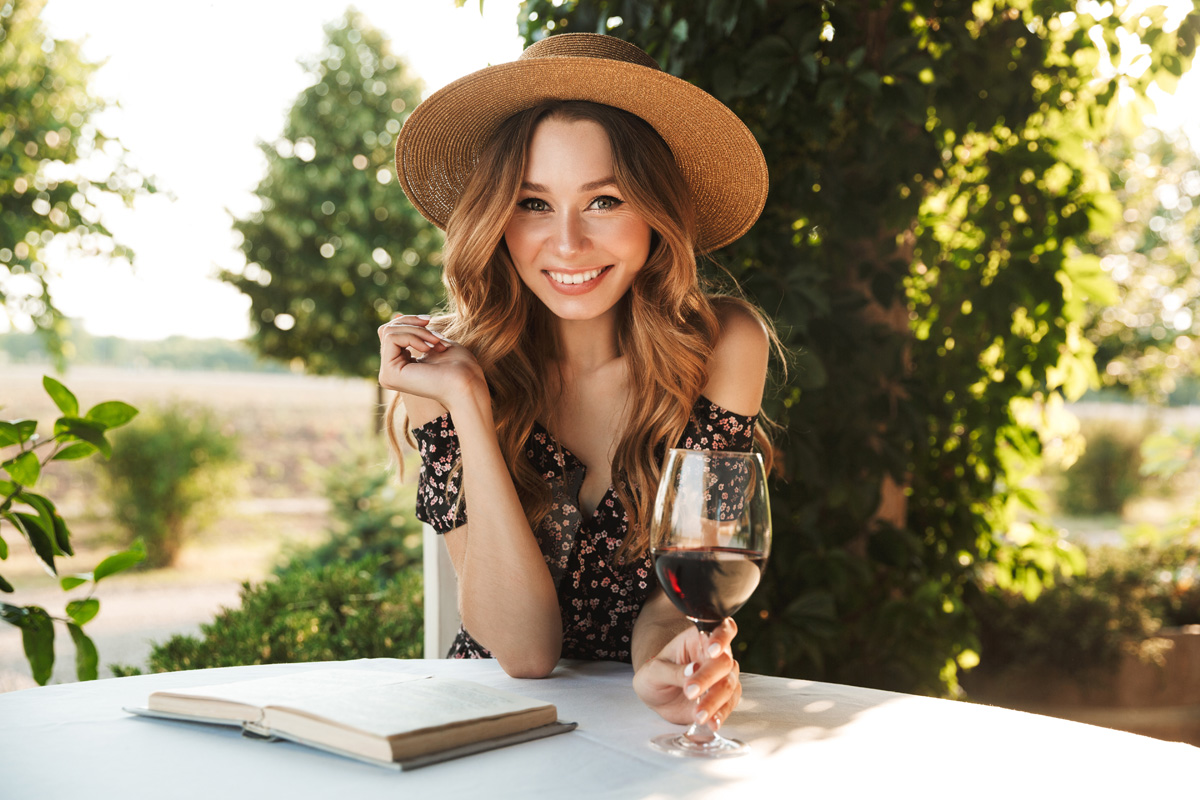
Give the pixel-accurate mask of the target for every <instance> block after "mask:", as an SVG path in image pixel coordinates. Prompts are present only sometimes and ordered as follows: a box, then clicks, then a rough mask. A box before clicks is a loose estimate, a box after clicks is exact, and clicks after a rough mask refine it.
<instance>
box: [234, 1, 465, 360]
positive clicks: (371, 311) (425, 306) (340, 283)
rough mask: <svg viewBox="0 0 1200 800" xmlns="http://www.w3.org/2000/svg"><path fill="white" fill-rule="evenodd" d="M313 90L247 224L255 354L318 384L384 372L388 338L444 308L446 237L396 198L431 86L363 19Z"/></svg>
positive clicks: (335, 27)
mask: <svg viewBox="0 0 1200 800" xmlns="http://www.w3.org/2000/svg"><path fill="white" fill-rule="evenodd" d="M325 33H326V37H327V41H326V45H325V48H324V50H323V52H322V53H321V57H320V60H319V61H317V60H312V61H310V62H309V63H308V64H307V69H308V71H309V72H310V73H311V74H312V76H313V78H314V79H315V80H314V83H313V85H312V86H310V87H309V88H308V89H306V90H305V91H304V92H303V93H302V94H301V95H300V96H299V97H298V98H297V99H296V102H295V104H294V105H293V106H292V109H291V112H290V113H289V115H288V120H287V124H286V127H285V128H284V131H283V135H282V137H281V138H280V139H279V141H277V142H276V143H275V144H274V145H265V144H264V145H263V146H262V151H263V154H264V155H265V156H266V158H267V174H266V176H265V177H264V178H263V179H262V182H261V183H259V185H258V189H257V190H256V194H257V195H258V198H259V200H260V201H261V204H262V209H261V211H258V212H256V213H254V214H253V215H251V216H250V217H249V218H247V219H242V220H237V221H236V222H235V223H234V228H235V229H236V230H237V231H238V233H240V234H241V235H242V237H243V240H242V245H241V249H242V252H243V253H244V254H245V257H246V261H247V263H246V266H245V267H244V268H243V269H242V270H241V272H240V273H233V272H225V273H223V274H222V278H223V279H224V280H226V281H229V282H230V283H232V284H233V285H235V286H237V287H238V289H240V290H241V291H242V292H244V293H245V294H246V295H248V296H249V297H250V301H251V309H252V320H251V321H252V325H253V333H252V334H251V338H250V341H251V343H252V344H253V345H254V346H255V347H256V348H257V349H258V350H259V351H260V352H262V353H263V354H265V355H268V356H271V357H273V358H278V359H283V360H286V361H292V362H293V363H296V364H300V365H302V366H303V367H304V369H306V370H307V371H309V372H313V373H317V374H331V373H337V374H344V375H358V376H369V375H373V374H375V373H377V372H378V370H379V341H378V339H377V338H376V335H375V328H376V327H377V326H378V325H380V324H381V323H383V322H386V321H387V320H389V319H391V317H392V316H393V314H394V313H395V312H398V311H401V310H405V311H412V310H414V309H415V310H416V313H426V312H428V311H429V310H430V309H433V308H434V307H436V306H437V305H439V304H440V303H441V300H442V297H443V294H442V290H441V283H440V278H441V272H440V270H439V269H438V265H439V264H440V263H441V251H440V248H441V242H442V239H441V234H440V233H439V232H438V230H437V229H436V228H434V227H433V226H432V225H430V224H429V223H427V222H426V221H425V220H424V219H423V218H422V217H421V216H420V215H419V214H418V213H417V211H416V210H415V209H413V208H412V206H411V205H409V204H408V203H407V202H406V201H405V199H404V197H403V196H402V192H401V191H400V189H399V188H398V187H397V186H395V185H394V177H395V176H394V174H393V170H394V166H393V163H394V142H395V137H396V134H397V133H398V132H399V131H400V125H401V124H402V123H403V121H404V120H405V119H406V118H407V115H408V113H409V112H410V111H411V110H412V109H413V108H415V107H416V105H417V103H418V102H420V99H421V94H420V91H421V84H420V81H419V79H417V78H416V77H415V76H414V75H413V74H412V73H411V71H410V70H409V69H408V68H407V67H406V66H405V65H404V63H403V61H401V60H400V59H398V58H397V57H395V56H393V55H391V54H390V53H389V52H388V46H387V43H386V42H385V40H384V38H383V36H382V35H381V34H380V33H379V32H378V31H376V30H375V29H373V28H372V27H370V25H368V24H367V22H366V21H365V20H364V19H363V17H362V16H361V15H360V14H358V13H357V12H355V11H353V10H350V11H347V12H346V14H345V16H344V17H343V18H342V19H341V20H339V21H337V22H336V23H334V24H332V25H329V26H327V27H326V29H325Z"/></svg>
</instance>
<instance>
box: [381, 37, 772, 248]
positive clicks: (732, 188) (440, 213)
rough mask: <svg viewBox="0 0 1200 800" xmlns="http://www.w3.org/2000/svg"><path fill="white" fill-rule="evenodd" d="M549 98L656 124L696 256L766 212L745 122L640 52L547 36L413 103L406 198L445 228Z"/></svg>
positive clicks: (604, 40)
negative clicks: (518, 123) (524, 116)
mask: <svg viewBox="0 0 1200 800" xmlns="http://www.w3.org/2000/svg"><path fill="white" fill-rule="evenodd" d="M546 100H587V101H591V102H593V103H602V104H604V105H609V106H614V107H616V108H620V109H624V110H625V111H629V112H631V113H633V114H636V115H637V116H639V117H641V118H642V119H644V120H645V121H646V122H648V123H650V125H652V126H653V127H654V129H655V130H656V131H658V134H659V135H660V136H662V138H663V139H664V140H665V141H666V143H667V145H668V146H669V147H670V148H671V152H672V153H674V155H675V161H676V162H677V163H678V165H679V169H680V171H681V172H682V174H683V178H684V180H685V181H686V182H687V185H688V188H689V189H690V190H691V195H692V202H693V203H694V204H695V207H696V223H697V242H696V248H697V250H698V251H699V252H702V253H706V252H709V251H712V250H716V249H717V248H720V247H724V246H725V245H727V244H729V243H730V242H732V241H734V240H735V239H737V238H738V237H739V236H741V235H742V234H744V233H745V232H746V231H747V230H749V229H750V226H751V225H753V224H754V221H755V220H756V219H758V215H759V214H760V213H761V212H762V209H763V204H764V203H766V199H767V164H766V161H765V160H764V159H763V154H762V150H761V149H760V148H759V146H758V142H756V141H755V140H754V136H753V134H751V133H750V131H749V130H748V129H747V128H746V126H745V125H744V124H742V121H741V120H740V119H738V118H737V116H736V115H735V114H734V113H733V112H732V111H730V110H729V109H728V108H726V107H725V106H724V105H723V104H722V103H721V102H720V101H719V100H717V99H716V98H715V97H713V96H712V95H710V94H708V93H707V92H705V91H703V90H701V89H699V88H697V87H695V86H693V85H692V84H690V83H688V82H687V81H683V80H680V79H679V78H676V77H674V76H673V75H668V74H667V73H665V72H663V71H662V70H661V69H660V68H659V66H658V63H657V62H656V61H655V60H654V59H653V58H651V57H650V56H648V55H646V53H644V52H643V51H641V50H640V49H638V48H637V47H635V46H634V45H632V44H629V43H628V42H625V41H622V40H621V39H617V38H615V37H612V36H603V35H601V34H595V33H564V34H559V35H557V36H548V37H546V38H545V39H543V40H541V41H540V42H537V43H536V44H534V45H532V46H530V47H529V48H528V49H527V50H526V51H525V52H524V53H522V54H521V56H520V58H518V59H517V60H516V61H513V62H510V63H507V64H496V65H494V66H491V67H485V68H484V69H481V70H479V71H478V72H473V73H471V74H470V75H467V76H466V77H464V78H460V79H459V80H457V81H454V82H453V83H451V84H449V85H447V86H445V87H443V88H442V89H439V90H438V91H436V92H434V93H433V94H432V95H430V96H429V98H428V99H426V100H425V101H424V102H423V103H421V104H420V105H419V106H417V108H416V109H415V110H414V111H413V112H412V114H411V115H410V116H409V118H408V121H407V122H405V123H404V127H403V128H402V129H401V130H400V136H399V138H398V139H397V140H396V173H397V175H398V176H399V178H400V185H401V186H402V187H404V193H405V194H406V195H408V199H409V200H411V201H412V204H413V205H414V206H415V207H416V209H417V210H418V211H420V212H421V214H422V215H423V216H424V217H425V218H426V219H427V220H429V221H430V222H432V223H433V224H434V225H437V226H438V227H439V228H442V229H443V230H444V229H445V227H446V222H447V221H448V220H449V218H450V212H451V211H452V210H453V209H454V204H455V203H456V202H457V201H458V197H459V194H460V193H461V192H462V189H463V186H464V184H465V183H466V178H467V176H468V175H470V173H471V170H472V169H474V167H475V162H476V160H477V159H478V157H479V152H480V151H481V150H482V149H483V145H484V143H485V142H486V141H487V140H488V137H490V136H491V135H492V133H493V131H495V130H496V128H497V127H498V126H499V125H500V123H502V122H503V121H504V120H505V119H507V118H508V117H510V116H512V115H513V114H515V113H517V112H518V111H522V110H524V109H526V108H530V107H532V106H535V105H538V104H539V103H541V102H543V101H546Z"/></svg>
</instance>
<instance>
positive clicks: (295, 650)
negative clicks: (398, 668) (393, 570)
mask: <svg viewBox="0 0 1200 800" xmlns="http://www.w3.org/2000/svg"><path fill="white" fill-rule="evenodd" d="M381 567H382V565H381V563H380V559H377V558H369V559H365V560H363V561H358V562H355V563H353V564H331V565H329V566H326V567H324V568H322V569H320V570H316V571H309V570H307V569H305V568H294V569H287V570H284V571H283V573H282V574H281V575H279V576H277V577H275V578H273V579H269V580H266V581H263V582H262V583H259V584H256V585H251V584H250V583H249V582H246V583H243V584H242V593H241V606H240V607H239V608H235V609H225V610H223V611H221V613H219V614H218V615H217V616H216V618H215V619H213V621H212V622H209V623H206V624H204V625H201V626H200V631H201V635H200V636H199V637H196V636H188V635H179V636H173V637H171V638H170V639H168V640H167V641H165V642H162V643H159V644H156V645H155V646H154V647H153V649H152V650H151V653H150V658H149V668H150V671H151V672H171V671H175V670H186V669H208V668H210V667H229V666H239V665H243V664H278V663H292V662H301V661H344V660H347V659H354V658H420V657H421V654H422V629H423V621H422V604H421V570H420V568H418V567H413V568H410V569H406V570H403V571H402V572H400V573H399V574H398V575H397V576H396V578H395V579H394V580H391V581H387V582H386V583H384V585H383V586H382V587H381V586H380V581H379V578H378V576H379V572H380V569H381ZM139 672H140V670H139V669H137V668H135V667H129V666H114V667H113V673H114V674H116V675H133V674H138V673H139Z"/></svg>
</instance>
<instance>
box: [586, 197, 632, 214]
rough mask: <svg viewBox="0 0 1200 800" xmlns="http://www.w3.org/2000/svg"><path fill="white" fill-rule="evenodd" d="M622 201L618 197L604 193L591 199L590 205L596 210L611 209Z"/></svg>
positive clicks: (622, 202)
mask: <svg viewBox="0 0 1200 800" xmlns="http://www.w3.org/2000/svg"><path fill="white" fill-rule="evenodd" d="M624 202H625V201H624V200H621V199H620V198H617V197H613V196H611V195H607V194H606V195H603V196H601V197H597V198H596V199H595V200H593V201H592V207H593V208H595V209H596V210H597V211H612V210H613V209H614V208H616V207H617V206H619V205H622V204H624Z"/></svg>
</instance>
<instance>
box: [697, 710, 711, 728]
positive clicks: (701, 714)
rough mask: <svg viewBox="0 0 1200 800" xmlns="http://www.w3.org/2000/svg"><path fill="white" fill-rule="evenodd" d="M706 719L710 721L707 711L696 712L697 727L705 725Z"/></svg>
mask: <svg viewBox="0 0 1200 800" xmlns="http://www.w3.org/2000/svg"><path fill="white" fill-rule="evenodd" d="M706 719H708V712H707V711H705V710H704V709H700V710H699V711H697V712H696V724H697V725H703V724H704V720H706Z"/></svg>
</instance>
